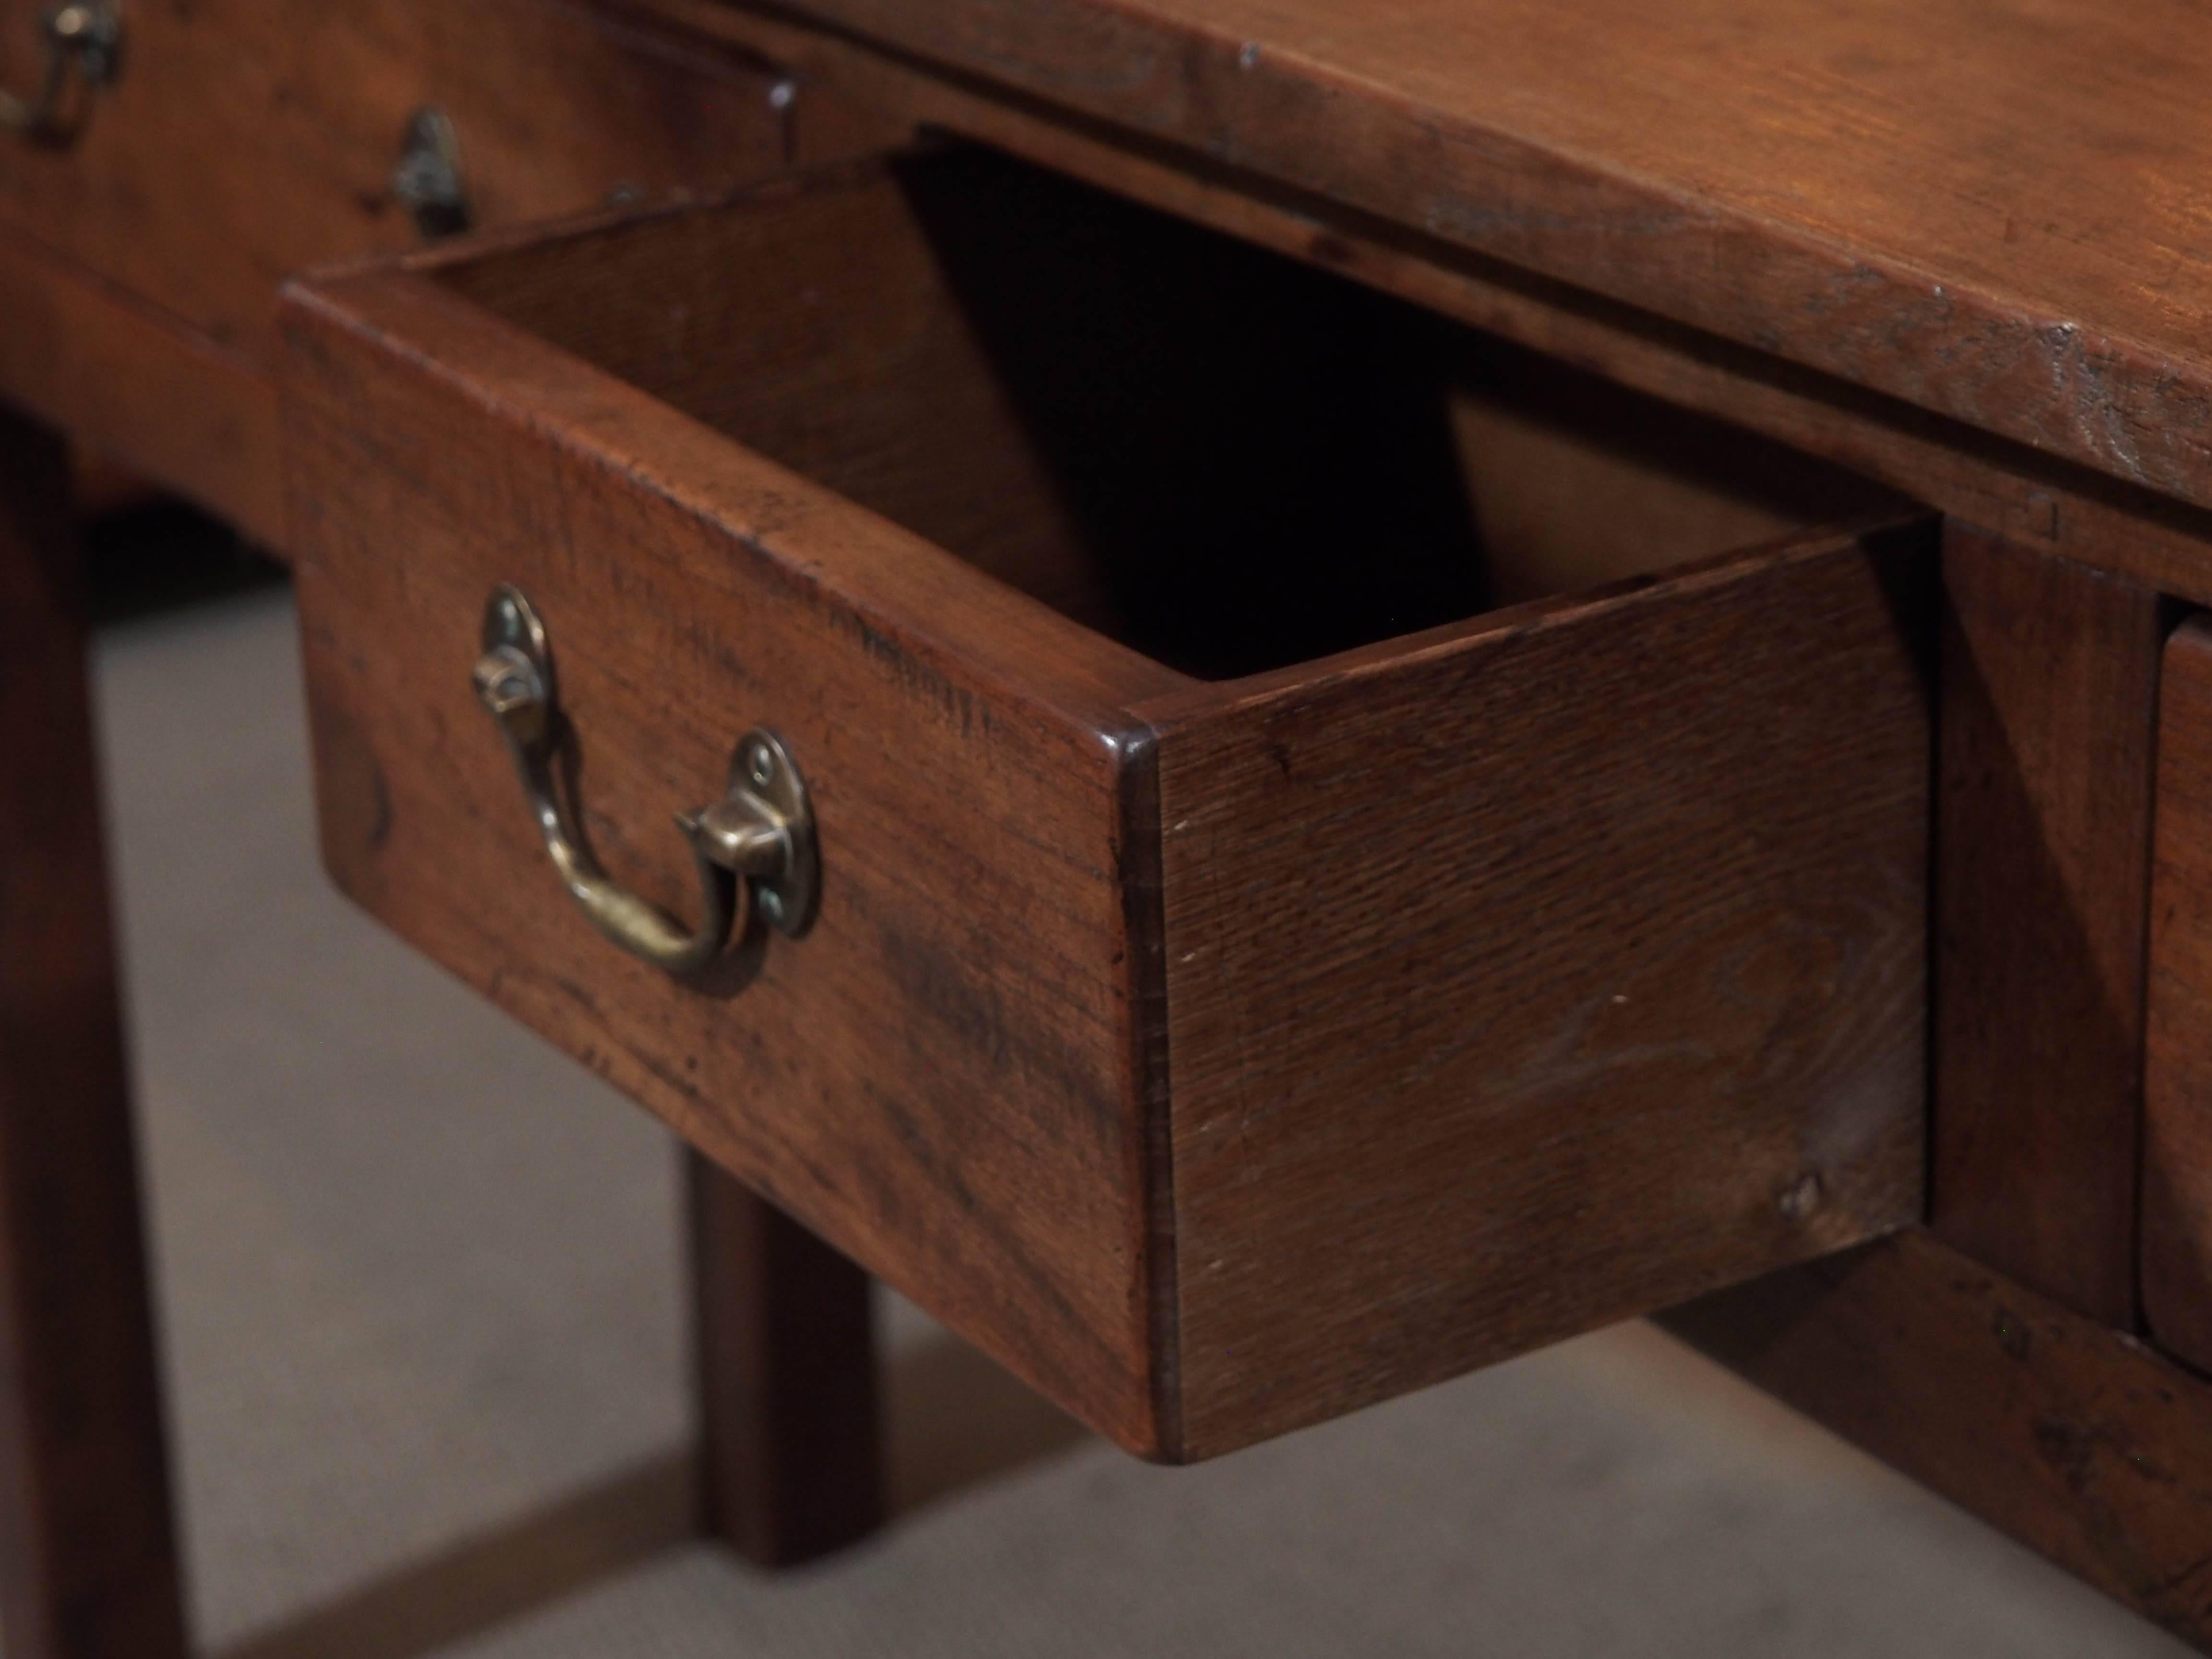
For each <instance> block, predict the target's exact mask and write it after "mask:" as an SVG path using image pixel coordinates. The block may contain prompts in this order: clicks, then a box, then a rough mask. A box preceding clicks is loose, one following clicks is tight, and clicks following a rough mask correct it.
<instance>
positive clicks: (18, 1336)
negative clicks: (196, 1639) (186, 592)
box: [0, 407, 185, 1659]
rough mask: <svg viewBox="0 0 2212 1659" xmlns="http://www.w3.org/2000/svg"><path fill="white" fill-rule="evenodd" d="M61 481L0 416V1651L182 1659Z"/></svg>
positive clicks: (42, 450)
mask: <svg viewBox="0 0 2212 1659" xmlns="http://www.w3.org/2000/svg"><path fill="white" fill-rule="evenodd" d="M69 479H70V467H69V457H68V452H67V450H66V448H65V447H64V444H63V442H62V441H61V440H60V438H59V437H58V435H55V434H53V433H52V432H50V431H48V430H47V429H46V428H42V427H40V426H38V425H35V424H33V423H32V422H29V421H27V420H26V419H25V418H23V417H22V416H19V415H17V414H15V412H13V411H12V410H7V409H5V408H4V407H0V729H4V730H5V732H6V733H7V741H6V742H5V743H0V1638H4V1639H5V1641H6V1643H7V1648H8V1652H9V1656H10V1659H182V1656H183V1653H184V1650H185V1634H184V1616H183V1609H182V1604H181V1601H180V1599H179V1580H178V1568H177V1555H176V1541H175V1537H174V1534H173V1527H172V1522H171V1519H170V1510H169V1484H168V1468H167V1461H166V1457H165V1454H164V1451H163V1446H162V1425H161V1395H160V1383H159V1381H158V1378H157V1376H156V1370H155V1364H156V1360H155V1340H154V1330H153V1322H152V1314H151V1310H150V1306H149V1292H148V1285H147V1271H146V1259H145V1243H144V1238H143V1233H142V1231H141V1223H140V1220H139V1215H140V1211H139V1194H138V1180H137V1160H136V1154H135V1152H134V1151H133V1148H132V1144H131V1141H132V1129H131V1097H130V1091H129V1083H128V1078H127V1075H126V1067H125V1058H124V1043H123V1023H122V1015H121V1012H120V1009H119V1007H118V1003H117V997H116V975H115V958H114V943H113V939H112V933H111V929H110V925H109V919H108V908H107V906H108V900H107V892H108V890H107V879H106V857H105V852H104V842H103V841H102V838H101V833H100V798H99V784H98V780H97V776H96V774H95V771H94V762H93V747H92V744H93V738H92V722H91V710H90V700H89V699H90V693H89V689H88V686H87V684H86V678H85V657H84V646H85V635H84V624H83V620H82V613H81V611H80V608H79V605H78V599H77V594H76V581H77V571H76V535H75V529H74V526H73V524H72V522H71V514H70V494H69Z"/></svg>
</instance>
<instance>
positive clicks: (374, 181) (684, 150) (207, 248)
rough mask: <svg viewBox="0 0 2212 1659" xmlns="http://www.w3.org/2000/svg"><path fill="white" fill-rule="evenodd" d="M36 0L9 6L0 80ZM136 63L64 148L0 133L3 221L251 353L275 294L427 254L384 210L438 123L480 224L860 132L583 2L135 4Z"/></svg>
mask: <svg viewBox="0 0 2212 1659" xmlns="http://www.w3.org/2000/svg"><path fill="white" fill-rule="evenodd" d="M46 5H47V0H0V84H4V85H6V86H8V87H10V88H18V89H21V90H27V89H28V88H30V86H31V85H32V84H33V82H35V80H36V78H37V76H38V72H39V63H40V54H39V49H38V43H39V40H40V36H39V33H38V28H37V19H38V17H39V16H40V15H41V14H42V13H43V12H44V11H45V10H46ZM122 14H123V18H124V26H125V31H126V33H125V58H124V61H123V68H122V71H121V73H120V76H119V77H118V79H117V80H116V82H114V84H113V85H112V87H110V88H106V89H105V90H102V91H100V93H98V94H96V95H95V96H94V99H93V100H92V102H91V106H90V107H89V109H88V111H87V112H86V114H85V118H84V119H83V121H82V126H81V128H80V129H79V130H78V131H77V133H76V137H75V138H74V140H73V142H71V143H68V144H66V145H49V144H34V143H24V142H22V141H21V140H20V139H19V138H18V137H15V135H13V134H0V224H5V225H6V226H7V227H8V228H10V229H11V230H12V231H14V232H15V234H21V235H24V236H27V237H29V238H31V239H33V240H37V241H39V242H41V243H43V244H45V245H46V246H48V247H50V248H52V249H54V250H56V251H57V252H61V253H63V254H64V255H66V256H68V257H69V258H71V259H73V260H75V261H76V262H78V263H80V264H82V265H83V266H84V267H86V268H87V269H88V270H91V271H93V272H94V273H96V274H97V275H98V276H100V277H103V278H105V279H106V280H107V281H108V282H111V283H116V284H118V285H119V286H120V287H122V288H123V289H126V290H128V291H130V292H131V293H133V294H136V295H138V296H140V297H141V298H142V299H143V300H145V301H150V302H152V304H153V305H154V306H155V307H158V308H159V309H160V310H161V312H164V313H167V315H168V316H170V317H171V318H173V319H175V320H177V321H179V322H181V323H182V324H184V325H186V326H188V327H190V328H192V329H195V330H198V331H203V332H204V333H205V334H206V335H208V336H209V337H211V338H212V339H213V340H214V341H216V343H220V344H223V345H228V346H231V347H234V348H236V349H240V350H242V351H244V352H245V353H246V354H247V355H248V356H252V357H255V358H260V357H263V356H264V355H265V352H266V349H267V348H268V346H269V344H270V336H269V329H270V300H271V296H272V295H274V293H275V291H276V286H277V284H278V283H280V282H281V281H282V280H283V278H284V277H285V276H288V275H289V274H290V273H292V272H293V271H295V270H301V269H302V268H304V267H306V266H307V265H309V264H315V263H318V262H323V261H329V260H332V259H337V258H350V257H354V256H356V255H361V254H366V253H370V252H377V251H380V250H395V249H402V248H406V247H409V246H414V245H415V244H416V242H417V241H418V240H420V233H419V232H418V230H417V228H416V223H415V221H414V220H413V218H412V217H411V216H410V211H409V210H408V209H407V207H406V206H405V205H404V204H402V202H401V201H399V200H398V198H397V197H395V195H394V191H393V185H392V179H393V172H394V168H395V167H396V165H397V163H398V161H399V160H400V156H401V154H402V150H403V147H404V143H405V140H406V137H407V134H408V131H409V126H410V120H411V118H412V117H413V116H414V114H415V112H416V111H417V110H419V109H422V108H423V107H424V106H435V107H438V108H440V109H442V110H443V111H445V112H446V113H447V116H448V117H449V118H450V119H451V121H452V122H453V129H454V131H455V133H456V136H457V137H458V139H459V150H460V156H461V162H462V167H463V172H464V174H465V181H466V184H467V187H468V194H469V197H470V200H471V204H472V206H473V208H474V210H475V217H476V221H477V223H479V224H482V225H495V224H501V223H506V222H514V221H518V220H522V219H527V218H538V217H543V216H548V215H551V214H558V213H573V212H576V211H578V210H584V209H588V208H591V207H594V206H597V205H599V204H603V203H605V201H607V200H608V198H609V197H610V195H611V193H612V192H616V191H622V192H624V193H627V194H629V195H633V196H635V197H640V198H641V199H647V200H650V199H654V198H657V197H663V196H665V195H667V194H668V193H670V192H671V191H678V190H690V191H706V192H712V191H720V190H724V189H726V188H728V187H729V186H730V185H732V184H734V183H737V182H738V181H740V180H743V179H751V178H758V177H763V176H764V175H766V174H768V173H773V172H775V171H777V170H779V169H781V168H783V167H787V166H789V165H790V164H791V162H792V161H793V160H795V159H798V158H799V157H800V156H802V155H822V154H836V153H849V152H850V151H851V150H852V149H855V148H859V147H863V146H864V143H873V142H879V140H878V139H874V138H870V139H868V140H866V141H864V140H863V139H862V138H861V137H860V136H859V134H858V131H857V129H856V127H855V126H854V122H855V121H856V119H857V118H855V117H854V116H853V115H851V114H850V113H848V112H846V111H845V110H844V109H843V108H842V106H834V105H832V104H830V103H829V102H827V101H826V100H823V99H821V98H819V97H817V96H816V95H815V94H812V93H811V91H810V92H809V93H808V94H806V95H805V97H804V98H788V97H787V95H786V94H783V93H778V92H777V91H776V90H775V89H776V88H777V87H778V86H779V85H780V84H781V76H780V75H779V73H778V72H777V70H775V68H774V67H773V66H771V65H769V64H761V63H757V62H754V61H751V60H750V59H747V58H743V57H741V56H737V55H733V54H732V53H730V52H726V51H722V50H719V49H716V48H713V47H710V46H702V45H701V44H698V43H696V42H693V41H690V40H684V39H681V38H679V37H677V36H674V35H672V34H669V33H665V32H660V31H654V30H647V29H643V28H641V27H637V26H635V24H633V23H629V22H625V21H617V20H615V19H612V18H611V17H609V16H607V15H605V14H603V13H601V12H599V11H598V10H596V9H594V8H592V6H590V5H587V4H581V3H575V0H470V3H468V4H465V5H455V4H451V3H442V0H349V3H346V4H343V5H334V4H330V3H327V0H206V3H199V4H193V5H172V4H156V3H152V0H122Z"/></svg>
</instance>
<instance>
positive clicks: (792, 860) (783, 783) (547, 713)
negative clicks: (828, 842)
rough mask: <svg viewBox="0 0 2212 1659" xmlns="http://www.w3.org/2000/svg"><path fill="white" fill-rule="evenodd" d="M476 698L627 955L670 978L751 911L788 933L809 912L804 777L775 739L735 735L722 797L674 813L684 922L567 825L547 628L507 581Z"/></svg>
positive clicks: (566, 863)
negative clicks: (692, 881)
mask: <svg viewBox="0 0 2212 1659" xmlns="http://www.w3.org/2000/svg"><path fill="white" fill-rule="evenodd" d="M475 682H476V690H477V698H478V699H479V700H480V701H481V702H483V706H484V707H485V708H487V709H489V711H490V712H491V715H492V718H493V719H495V720H497V721H498V722H499V727H500V730H501V733H502V734H504V736H505V737H506V738H507V747H508V749H509V750H511V751H512V753H513V757H514V765H515V770H516V771H517V772H518V773H519V774H520V776H521V779H522V789H523V793H524V796H525V797H526V799H527V801H528V803H529V806H530V811H531V816H532V818H533V819H534V820H535V821H536V823H537V824H538V833H539V835H540V836H542V837H543V839H544V842H545V851H546V853H547V854H548V855H549V856H550V858H551V859H552V860H553V867H554V868H555V870H556V871H557V872H559V874H560V877H561V880H562V884H563V885H564V886H566V887H567V888H568V894H569V896H570V897H571V898H573V899H574V900H575V902H576V904H577V906H578V908H580V909H581V910H582V911H583V912H584V914H585V915H586V917H588V918H589V919H590V921H591V922H592V926H593V927H597V928H598V929H599V932H600V933H604V934H605V935H606V937H607V938H609V939H612V940H613V941H614V942H615V943H616V944H617V945H621V946H622V947H623V949H624V950H625V951H629V952H630V953H631V954H632V955H633V956H636V957H642V958H644V960H646V961H647V962H649V963H653V965H654V966H655V967H657V968H660V969H665V970H666V971H667V972H668V973H670V974H671V975H675V976H676V977H678V978H679V979H688V978H690V977H693V976H695V975H698V974H700V973H702V972H703V971H704V970H705V969H708V967H710V966H711V965H712V964H713V963H714V961H715V960H716V958H718V957H720V955H721V954H722V952H723V951H724V949H725V948H726V946H727V945H728V943H729V941H730V939H732V936H733V935H734V936H735V937H737V938H740V939H741V938H743V937H744V932H745V927H746V921H747V918H749V916H750V913H751V912H752V911H754V910H757V911H758V912H759V913H760V915H761V918H762V920H763V921H766V922H767V923H768V924H769V926H770V927H774V928H775V929H777V930H778V931H779V932H781V933H788V934H790V935H792V936H793V937H796V936H797V935H799V933H803V932H805V929H806V926H807V924H808V922H809V921H811V919H812V912H813V906H814V895H815V890H816V888H817V876H818V872H819V868H820V866H819V862H818V860H817V854H816V850H815V842H814V812H813V807H812V804H811V801H810V799H809V798H808V796H807V793H806V783H805V779H804V778H802V777H801V776H800V775H799V768H798V766H797V765H796V764H795V763H793V760H792V758H791V755H790V752H789V751H788V750H786V749H785V747H784V746H783V744H782V742H781V739H779V738H777V737H776V736H775V733H774V732H766V731H762V730H758V729H756V730H754V731H750V732H746V733H745V735H744V737H742V738H739V739H738V747H737V751H736V755H735V757H734V758H733V759H732V762H731V768H730V778H729V785H728V787H727V788H726V790H725V791H724V793H723V794H722V796H721V798H720V799H718V800H715V801H713V802H711V803H710V804H708V805H706V806H702V807H701V808H700V809H699V810H698V811H695V812H684V813H679V814H678V816H677V819H676V824H677V828H678V829H679V830H681V831H682V832H683V835H684V840H685V842H687V843H688V844H689V845H690V848H691V856H692V860H693V861H694V862H695V864H696V866H697V867H698V872H699V887H700V893H701V899H700V915H699V921H698V923H697V925H696V926H695V927H690V928H686V927H684V926H683V925H682V924H680V923H678V922H677V921H674V920H672V919H671V918H670V917H669V916H668V915H665V914H664V913H663V912H662V911H661V910H660V909H659V908H658V907H657V906H654V905H653V904H650V903H647V902H646V901H645V900H644V899H641V898H640V897H638V896H636V895H635V893H632V892H630V891H629V890H627V889H626V888H624V887H623V886H622V885H621V884H619V883H617V881H616V880H615V879H614V878H612V877H611V876H610V875H608V874H607V872H605V870H603V869H601V868H600V867H599V862H598V860H595V859H594V858H592V854H591V851H590V849H589V848H587V847H586V845H585V842H584V840H583V837H582V836H580V835H579V834H578V833H577V831H576V829H575V825H574V821H573V820H572V818H571V817H570V809H569V806H568V802H567V799H566V798H565V796H564V794H563V793H562V789H561V787H560V781H559V779H558V777H557V775H556V773H557V770H558V762H559V758H560V750H561V738H562V733H561V729H560V728H561V715H560V701H559V695H558V691H557V689H556V683H555V680H554V675H553V651H552V646H551V644H550V641H548V639H547V637H546V633H545V624H544V622H543V621H542V620H540V618H539V617H538V612H537V611H536V609H535V608H534V607H533V606H532V605H531V603H530V601H529V600H528V599H526V598H525V597H524V596H523V595H522V593H521V592H520V591H519V590H518V589H516V588H513V587H510V586H500V587H498V588H495V589H494V590H493V592H492V596H491V599H490V600H489V602H488V603H487V604H486V605H485V606H484V617H483V655H482V656H481V657H479V658H478V659H477V666H476V674H475Z"/></svg>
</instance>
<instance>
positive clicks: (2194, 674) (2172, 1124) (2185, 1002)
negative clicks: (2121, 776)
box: [2142, 619, 2212, 1370]
mask: <svg viewBox="0 0 2212 1659" xmlns="http://www.w3.org/2000/svg"><path fill="white" fill-rule="evenodd" d="M2209 781H2212V629H2207V628H2206V626H2205V624H2204V623H2203V621H2202V620H2201V619H2198V620H2192V621H2191V622H2188V623H2184V624H2183V625H2182V626H2181V627H2180V628H2179V629H2177V630H2176V631H2175V633H2174V635H2173V637H2172V640H2171V641H2169V642H2168V644H2167V646H2166V672H2165V677H2164V679H2163V682H2162V684H2161V686H2160V695H2159V715H2158V817H2157V828H2156V832H2155V840H2154V862H2153V869H2152V875H2151V905H2150V1019H2149V1030H2148V1041H2147V1043H2146V1045H2145V1053H2144V1079H2143V1119H2144V1121H2143V1166H2142V1296H2143V1313H2144V1317H2145V1319H2146V1320H2147V1322H2148V1327H2149V1330H2150V1334H2151V1335H2152V1337H2153V1339H2154V1340H2156V1341H2157V1342H2158V1344H2159V1345H2160V1346H2161V1347H2164V1348H2166V1349H2167V1350H2169V1351H2170V1352H2173V1353H2176V1354H2178V1355H2179V1356H2180V1357H2181V1358H2184V1359H2186V1360H2187V1361H2189V1362H2190V1363H2191V1364H2193V1365H2196V1366H2198V1367H2200V1368H2201V1369H2203V1370H2212V782H2209Z"/></svg>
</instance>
